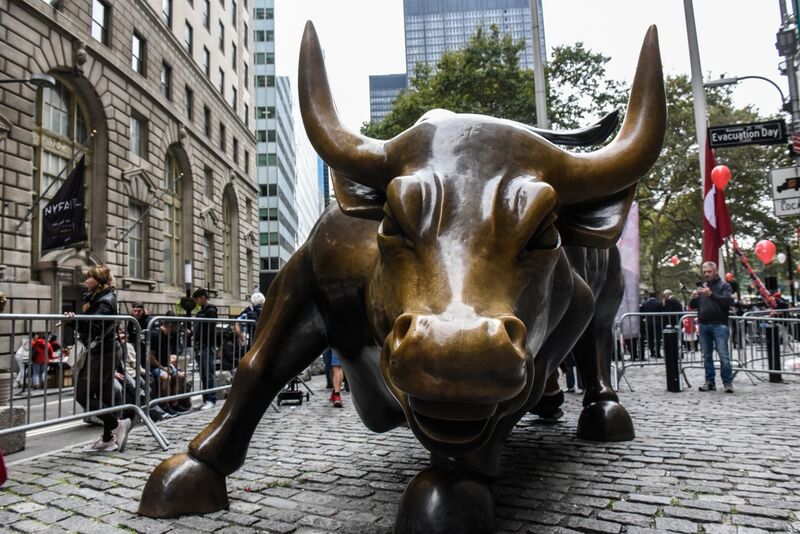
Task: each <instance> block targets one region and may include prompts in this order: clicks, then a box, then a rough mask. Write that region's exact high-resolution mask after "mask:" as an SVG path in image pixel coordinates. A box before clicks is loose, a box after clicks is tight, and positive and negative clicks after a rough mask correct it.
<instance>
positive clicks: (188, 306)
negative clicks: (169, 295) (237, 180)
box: [181, 260, 194, 317]
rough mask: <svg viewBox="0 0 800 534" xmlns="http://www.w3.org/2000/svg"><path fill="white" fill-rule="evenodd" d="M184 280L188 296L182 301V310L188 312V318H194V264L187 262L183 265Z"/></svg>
mask: <svg viewBox="0 0 800 534" xmlns="http://www.w3.org/2000/svg"><path fill="white" fill-rule="evenodd" d="M183 280H184V286H185V287H186V296H185V297H183V298H182V299H181V308H183V310H184V311H185V312H186V317H191V316H192V310H193V309H194V299H193V298H192V262H191V261H189V260H186V262H185V263H184V264H183Z"/></svg>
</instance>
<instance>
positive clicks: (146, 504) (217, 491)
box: [138, 453, 229, 518]
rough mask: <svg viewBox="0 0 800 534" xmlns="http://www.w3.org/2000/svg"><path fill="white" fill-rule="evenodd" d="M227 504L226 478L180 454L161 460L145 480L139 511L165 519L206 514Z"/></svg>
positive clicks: (184, 454) (223, 507) (186, 455)
mask: <svg viewBox="0 0 800 534" xmlns="http://www.w3.org/2000/svg"><path fill="white" fill-rule="evenodd" d="M228 506H229V504H228V492H227V489H226V488H225V477H223V476H222V475H220V474H219V473H217V472H216V471H214V470H213V469H212V468H210V467H209V466H207V465H205V464H202V463H200V462H198V461H197V460H195V459H194V458H192V457H191V456H189V455H188V454H186V453H181V454H176V455H174V456H172V457H170V458H167V459H166V460H164V461H163V462H161V464H159V466H158V467H156V470H155V471H153V473H152V474H151V475H150V478H148V479H147V484H145V486H144V490H143V491H142V499H141V501H139V511H138V513H140V514H141V515H146V516H148V517H158V518H168V517H179V516H182V515H196V514H208V513H211V512H217V511H219V510H225V509H227V508H228Z"/></svg>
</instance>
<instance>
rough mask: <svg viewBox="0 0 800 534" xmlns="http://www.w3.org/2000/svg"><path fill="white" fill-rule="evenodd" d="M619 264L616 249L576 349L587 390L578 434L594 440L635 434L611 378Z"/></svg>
mask: <svg viewBox="0 0 800 534" xmlns="http://www.w3.org/2000/svg"><path fill="white" fill-rule="evenodd" d="M619 264H620V260H619V253H618V252H617V251H616V249H613V250H611V251H610V253H609V267H608V279H607V280H606V283H605V284H604V286H603V289H602V290H601V292H600V294H599V295H598V297H597V299H596V304H595V313H594V317H593V318H592V322H591V324H589V327H588V328H587V329H586V332H585V333H584V334H583V335H582V336H581V338H580V340H578V344H577V345H576V346H575V349H574V354H575V363H576V365H577V367H578V371H579V372H580V373H581V378H582V379H583V384H584V387H585V390H586V393H585V394H584V397H583V411H582V412H581V416H580V418H579V419H578V437H579V438H581V439H586V440H591V441H630V440H632V439H633V438H634V437H635V432H634V430H633V421H632V420H631V416H630V415H629V414H628V411H627V410H626V409H625V408H624V407H623V406H622V405H621V404H620V403H619V397H618V396H617V393H616V392H615V391H614V389H613V388H612V387H611V378H610V368H611V359H612V355H613V353H614V335H613V333H612V330H611V325H612V323H613V321H614V316H615V315H616V312H617V309H618V308H619V303H620V301H621V299H622V293H623V285H622V276H621V271H620V265H619Z"/></svg>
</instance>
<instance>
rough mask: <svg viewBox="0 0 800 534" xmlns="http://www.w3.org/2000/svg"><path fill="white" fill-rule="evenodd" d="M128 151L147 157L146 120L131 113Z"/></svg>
mask: <svg viewBox="0 0 800 534" xmlns="http://www.w3.org/2000/svg"><path fill="white" fill-rule="evenodd" d="M130 151H131V154H134V155H136V156H139V157H140V158H146V157H147V120H145V119H143V118H142V117H140V116H138V115H131V124H130Z"/></svg>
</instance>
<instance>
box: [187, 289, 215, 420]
mask: <svg viewBox="0 0 800 534" xmlns="http://www.w3.org/2000/svg"><path fill="white" fill-rule="evenodd" d="M192 298H193V299H194V302H195V303H196V304H197V305H198V306H200V311H198V312H197V313H196V314H195V317H197V318H198V319H216V318H217V317H218V315H217V307H216V306H214V305H213V304H211V303H210V302H209V295H208V291H206V290H205V289H198V290H196V291H195V292H194V293H193V294H192ZM215 333H216V323H215V322H214V321H202V322H199V323H196V324H195V325H194V328H193V329H192V337H193V339H194V358H195V360H196V361H197V364H198V365H199V367H200V383H201V384H202V386H203V389H213V388H214V376H215V374H216V372H217V362H216V351H217V349H216V341H215V337H216V336H215ZM216 404H217V394H216V393H215V392H213V391H212V392H210V393H204V394H203V406H202V407H201V408H200V409H201V410H210V409H211V408H213V407H214V406H215V405H216Z"/></svg>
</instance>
